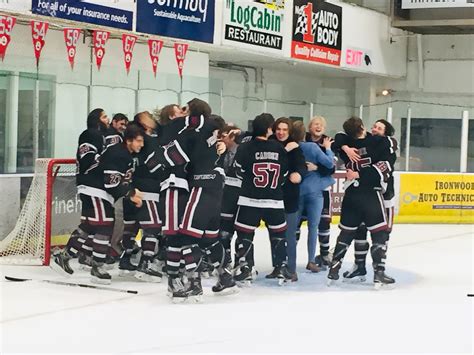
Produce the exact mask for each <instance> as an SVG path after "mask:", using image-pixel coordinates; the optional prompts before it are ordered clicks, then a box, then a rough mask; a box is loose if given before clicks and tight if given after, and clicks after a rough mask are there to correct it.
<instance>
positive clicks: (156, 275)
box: [133, 258, 163, 283]
mask: <svg viewBox="0 0 474 355" xmlns="http://www.w3.org/2000/svg"><path fill="white" fill-rule="evenodd" d="M133 276H134V277H135V278H136V279H138V280H140V281H145V282H155V283H160V282H161V279H162V278H163V274H162V273H161V272H159V271H158V270H157V269H155V267H154V264H153V262H152V261H151V260H149V259H145V258H142V260H141V261H140V264H139V265H138V268H137V271H136V272H135V274H134V275H133Z"/></svg>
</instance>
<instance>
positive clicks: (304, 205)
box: [298, 191, 324, 263]
mask: <svg viewBox="0 0 474 355" xmlns="http://www.w3.org/2000/svg"><path fill="white" fill-rule="evenodd" d="M323 202H324V198H323V192H322V191H317V192H312V193H309V194H306V195H300V200H299V210H298V220H299V219H300V218H301V215H302V213H303V211H306V217H307V218H308V262H311V263H314V259H315V257H316V241H317V240H318V225H319V221H320V220H321V212H322V211H323Z"/></svg>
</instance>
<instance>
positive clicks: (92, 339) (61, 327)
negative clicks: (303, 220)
mask: <svg viewBox="0 0 474 355" xmlns="http://www.w3.org/2000/svg"><path fill="white" fill-rule="evenodd" d="M473 228H474V227H473V226H472V225H395V228H394V232H393V234H392V237H391V240H390V245H389V252H388V259H387V266H388V271H387V273H388V274H390V275H391V276H394V277H395V278H396V280H397V287H396V288H395V289H394V290H383V291H374V290H373V288H372V287H371V286H364V285H337V286H333V287H331V288H328V287H327V286H326V285H325V283H326V275H325V273H320V274H310V273H307V272H305V271H304V266H305V264H306V232H304V233H303V236H302V240H301V242H300V243H299V246H298V252H299V258H298V259H299V265H298V266H299V270H298V274H299V278H300V280H299V281H298V282H297V283H295V284H292V285H287V286H284V287H280V286H277V285H276V284H275V282H271V281H269V280H265V279H264V278H263V277H264V275H265V274H266V273H267V272H269V271H270V269H271V262H270V246H269V242H268V237H267V236H266V233H265V231H264V230H263V229H260V230H259V231H258V235H257V236H256V248H255V255H256V264H257V269H258V270H259V271H260V274H259V279H258V280H257V282H256V284H254V286H253V287H252V288H245V289H241V292H240V293H239V294H237V295H233V296H227V297H216V296H213V295H212V294H211V293H212V292H211V290H210V287H211V286H212V284H213V281H211V280H205V281H204V286H205V290H204V292H205V303H203V304H190V305H174V304H171V303H170V301H169V300H168V298H167V297H166V295H165V293H166V282H164V283H162V284H158V285H157V284H144V283H139V282H134V281H113V284H112V286H113V287H120V288H128V289H135V290H138V291H139V294H138V295H136V296H135V295H128V294H123V293H115V292H109V291H100V290H90V289H82V288H76V287H67V286H57V285H50V284H46V283H38V282H23V283H12V282H8V281H5V280H4V278H3V275H5V274H7V275H9V276H17V277H32V278H35V277H36V278H50V279H57V280H65V281H76V282H88V277H87V274H85V273H84V272H78V276H76V277H73V278H71V279H69V280H66V279H64V278H61V277H58V274H56V273H55V272H54V271H52V270H51V269H49V268H47V267H19V266H1V274H2V281H1V282H0V287H1V296H2V311H1V312H0V313H1V316H0V317H1V324H0V327H1V329H0V334H1V339H0V340H1V341H0V344H1V346H0V353H2V354H4V353H10V352H28V353H31V352H46V353H66V352H80V353H92V352H94V353H102V352H107V353H119V352H120V353H122V352H124V353H130V352H131V353H157V352H167V353H170V352H188V353H190V352H207V353H208V352H213V353H223V352H240V353H245V352H254V353H255V352H270V353H273V352H292V353H295V352H344V353H351V352H362V353H367V352H374V353H383V352H396V353H405V352H410V353H415V352H427V353H465V354H468V353H471V352H472V351H473V337H472V334H473V331H474V328H473V303H472V302H473V298H468V297H467V294H468V293H473V292H474V287H473V281H474V280H473V269H474V265H473V259H474V258H473V254H474V250H473V249H474V247H473V241H474V239H473V235H474V233H473V232H474V231H473ZM337 233H338V230H337V229H336V228H335V227H334V226H333V227H332V238H331V239H332V243H334V242H335V236H336V235H337ZM369 262H370V257H369ZM351 263H352V253H351V254H348V256H347V257H346V263H345V265H344V266H343V270H345V269H347V268H348V267H349V266H350V264H351ZM368 268H369V269H370V265H368ZM369 276H371V272H369ZM99 335H100V336H99ZM239 339H244V340H243V341H242V342H240V341H239Z"/></svg>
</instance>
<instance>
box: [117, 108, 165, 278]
mask: <svg viewBox="0 0 474 355" xmlns="http://www.w3.org/2000/svg"><path fill="white" fill-rule="evenodd" d="M130 125H136V126H137V127H140V128H141V129H142V130H143V131H144V132H145V135H144V146H143V149H142V150H141V151H140V152H139V153H138V154H135V155H134V158H135V159H136V162H137V163H136V168H135V172H134V173H133V186H134V187H135V188H137V189H138V190H140V191H141V192H142V206H141V207H140V208H137V207H136V206H135V204H134V203H133V202H131V201H130V200H128V199H124V201H123V210H124V231H123V239H122V246H123V248H124V251H123V253H122V256H121V258H120V263H119V270H120V272H121V274H122V275H123V274H128V273H133V274H134V276H135V277H136V278H137V279H139V280H143V281H151V282H160V281H161V278H162V272H161V270H158V268H157V265H154V264H153V258H154V257H155V255H156V253H157V251H158V245H159V241H160V239H161V220H160V218H159V215H158V201H159V192H160V181H161V176H160V172H161V171H158V172H155V173H151V172H150V171H149V169H148V167H147V166H146V165H145V161H146V159H147V157H148V155H149V153H150V152H151V151H153V150H154V149H155V148H156V146H157V144H158V138H157V136H156V134H155V130H156V128H157V124H156V121H155V120H154V119H153V117H152V115H151V114H150V113H149V112H147V111H144V112H140V113H137V114H136V115H135V117H134V119H133V121H132V123H130ZM140 228H141V229H142V232H143V234H142V240H141V249H142V256H141V259H140V263H139V265H138V268H136V267H135V265H133V264H132V262H131V257H132V253H133V252H134V247H135V236H136V235H137V233H138V230H139V229H140ZM135 271H136V272H135Z"/></svg>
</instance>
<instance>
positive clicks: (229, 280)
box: [212, 269, 239, 296]
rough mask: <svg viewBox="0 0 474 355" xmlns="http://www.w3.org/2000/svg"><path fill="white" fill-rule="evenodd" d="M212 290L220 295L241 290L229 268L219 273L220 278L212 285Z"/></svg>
mask: <svg viewBox="0 0 474 355" xmlns="http://www.w3.org/2000/svg"><path fill="white" fill-rule="evenodd" d="M212 292H214V294H215V295H219V296H226V295H231V294H234V293H237V292H239V289H238V288H237V284H236V283H235V281H234V278H233V277H232V273H231V272H230V271H229V270H227V269H224V271H223V273H222V274H220V275H219V280H218V281H217V283H216V284H215V285H214V286H212Z"/></svg>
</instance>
